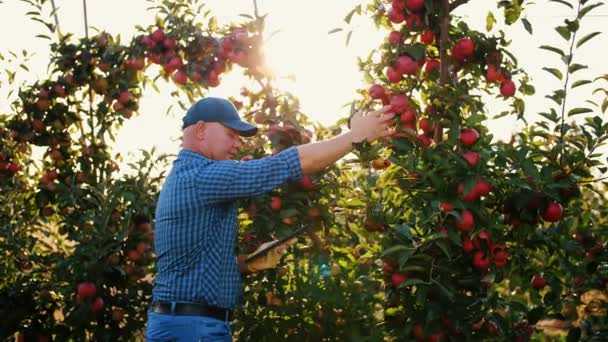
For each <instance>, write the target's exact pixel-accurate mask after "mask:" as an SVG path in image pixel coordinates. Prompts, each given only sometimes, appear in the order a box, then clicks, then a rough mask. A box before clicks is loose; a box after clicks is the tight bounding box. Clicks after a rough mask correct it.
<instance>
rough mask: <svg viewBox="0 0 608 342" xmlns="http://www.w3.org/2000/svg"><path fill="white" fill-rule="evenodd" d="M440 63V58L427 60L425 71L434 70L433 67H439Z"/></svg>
mask: <svg viewBox="0 0 608 342" xmlns="http://www.w3.org/2000/svg"><path fill="white" fill-rule="evenodd" d="M440 64H441V63H440V62H439V60H438V59H429V60H428V61H426V65H425V66H424V72H426V73H427V74H428V73H430V72H431V71H433V69H435V68H439V66H440Z"/></svg>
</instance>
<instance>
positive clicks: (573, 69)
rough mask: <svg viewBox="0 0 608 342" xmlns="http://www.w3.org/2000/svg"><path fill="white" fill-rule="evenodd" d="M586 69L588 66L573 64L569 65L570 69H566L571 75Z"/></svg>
mask: <svg viewBox="0 0 608 342" xmlns="http://www.w3.org/2000/svg"><path fill="white" fill-rule="evenodd" d="M587 68H588V66H586V65H582V64H576V63H574V64H572V65H570V67H569V68H568V71H569V72H570V73H571V74H572V73H575V72H577V71H579V70H581V69H587Z"/></svg>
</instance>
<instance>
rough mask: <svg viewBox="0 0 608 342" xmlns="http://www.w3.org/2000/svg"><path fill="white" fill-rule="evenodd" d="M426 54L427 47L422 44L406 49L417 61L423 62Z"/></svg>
mask: <svg viewBox="0 0 608 342" xmlns="http://www.w3.org/2000/svg"><path fill="white" fill-rule="evenodd" d="M425 52H426V47H425V46H424V45H422V44H414V45H410V46H408V47H406V48H405V53H407V54H408V55H410V56H411V57H412V58H414V59H415V60H417V61H419V60H421V59H422V57H424V53H425Z"/></svg>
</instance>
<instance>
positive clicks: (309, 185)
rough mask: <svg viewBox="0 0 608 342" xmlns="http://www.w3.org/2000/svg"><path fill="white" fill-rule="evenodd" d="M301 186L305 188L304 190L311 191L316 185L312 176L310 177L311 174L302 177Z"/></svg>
mask: <svg viewBox="0 0 608 342" xmlns="http://www.w3.org/2000/svg"><path fill="white" fill-rule="evenodd" d="M300 186H301V187H302V190H304V191H310V190H312V189H313V188H314V187H315V185H314V183H313V182H312V178H310V176H304V177H302V179H300Z"/></svg>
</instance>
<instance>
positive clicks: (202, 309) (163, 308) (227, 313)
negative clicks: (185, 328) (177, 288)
mask: <svg viewBox="0 0 608 342" xmlns="http://www.w3.org/2000/svg"><path fill="white" fill-rule="evenodd" d="M172 305H175V307H174V308H173V310H172V309H171V307H172ZM150 311H152V312H155V313H159V314H166V315H178V316H207V317H212V318H216V319H219V320H221V321H232V320H233V319H234V311H233V310H229V309H222V308H219V307H217V306H210V305H203V304H194V303H161V302H154V303H152V305H150Z"/></svg>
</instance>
